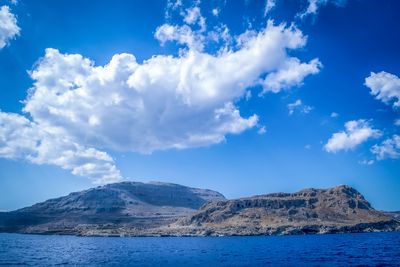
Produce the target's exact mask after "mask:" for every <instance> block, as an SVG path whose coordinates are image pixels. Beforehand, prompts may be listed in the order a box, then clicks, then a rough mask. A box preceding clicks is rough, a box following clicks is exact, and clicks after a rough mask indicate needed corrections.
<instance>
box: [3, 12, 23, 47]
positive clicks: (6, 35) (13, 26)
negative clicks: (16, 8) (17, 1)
mask: <svg viewBox="0 0 400 267" xmlns="http://www.w3.org/2000/svg"><path fill="white" fill-rule="evenodd" d="M20 30H21V29H20V28H19V27H18V25H17V18H16V17H15V15H14V14H12V13H11V12H10V8H9V7H8V6H2V7H0V49H2V48H3V47H5V46H6V45H7V44H8V42H9V41H10V40H12V39H14V38H15V37H16V36H18V35H19V32H20Z"/></svg>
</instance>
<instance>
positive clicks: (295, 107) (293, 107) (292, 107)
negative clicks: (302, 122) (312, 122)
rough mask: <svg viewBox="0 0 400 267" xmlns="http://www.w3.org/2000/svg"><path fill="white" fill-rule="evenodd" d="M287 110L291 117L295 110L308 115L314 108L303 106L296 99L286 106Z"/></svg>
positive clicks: (299, 100)
mask: <svg viewBox="0 0 400 267" xmlns="http://www.w3.org/2000/svg"><path fill="white" fill-rule="evenodd" d="M287 108H288V110H289V115H292V114H293V113H294V112H295V111H296V110H298V111H299V112H301V113H305V114H307V113H310V112H311V110H313V109H314V108H313V107H311V106H307V105H304V104H303V103H302V101H301V99H297V100H296V101H295V102H293V103H289V104H288V105H287Z"/></svg>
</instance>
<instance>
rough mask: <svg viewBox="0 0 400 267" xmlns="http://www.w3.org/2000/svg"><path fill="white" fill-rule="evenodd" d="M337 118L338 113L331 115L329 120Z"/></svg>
mask: <svg viewBox="0 0 400 267" xmlns="http://www.w3.org/2000/svg"><path fill="white" fill-rule="evenodd" d="M337 117H339V114H338V113H336V112H332V113H331V118H337Z"/></svg>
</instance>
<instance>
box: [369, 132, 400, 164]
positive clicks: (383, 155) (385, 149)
mask: <svg viewBox="0 0 400 267" xmlns="http://www.w3.org/2000/svg"><path fill="white" fill-rule="evenodd" d="M371 152H372V153H373V154H375V156H376V158H377V160H383V159H387V158H390V159H398V158H400V136H399V135H393V136H392V137H391V138H388V139H386V140H384V141H383V142H382V143H381V144H380V145H374V146H373V147H372V148H371Z"/></svg>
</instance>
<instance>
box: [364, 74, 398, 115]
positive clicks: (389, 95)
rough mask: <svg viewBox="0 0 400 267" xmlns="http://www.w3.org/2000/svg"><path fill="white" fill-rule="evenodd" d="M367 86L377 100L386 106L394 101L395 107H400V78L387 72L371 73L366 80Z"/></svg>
mask: <svg viewBox="0 0 400 267" xmlns="http://www.w3.org/2000/svg"><path fill="white" fill-rule="evenodd" d="M365 85H366V86H367V87H368V88H369V89H371V94H372V95H374V96H375V98H376V99H378V100H380V101H382V102H383V103H385V104H390V103H391V102H392V101H393V107H395V108H399V107H400V78H399V77H397V76H396V75H394V74H391V73H388V72H385V71H381V72H379V73H374V72H371V74H370V76H369V77H367V78H365Z"/></svg>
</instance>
